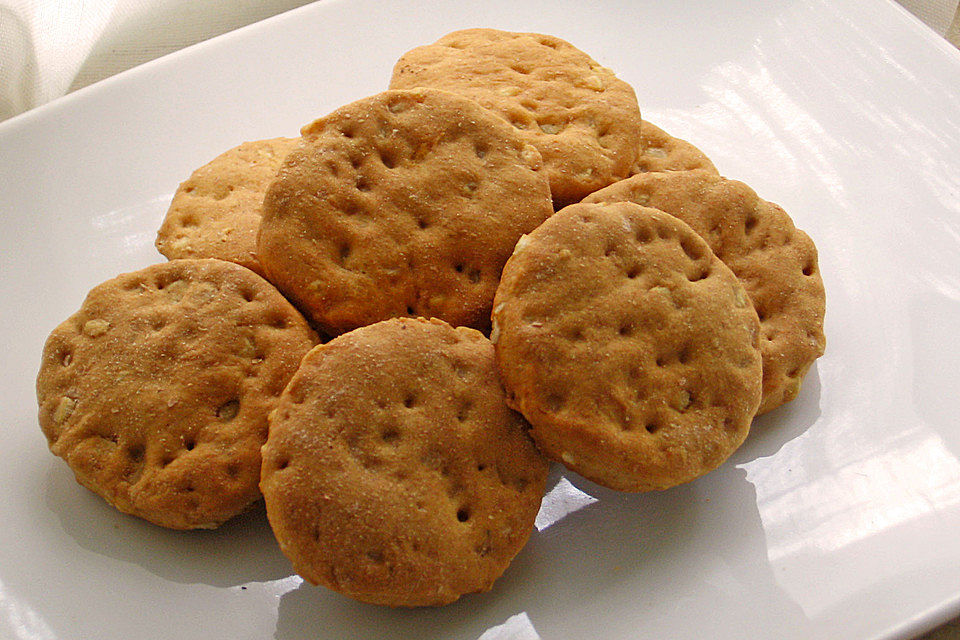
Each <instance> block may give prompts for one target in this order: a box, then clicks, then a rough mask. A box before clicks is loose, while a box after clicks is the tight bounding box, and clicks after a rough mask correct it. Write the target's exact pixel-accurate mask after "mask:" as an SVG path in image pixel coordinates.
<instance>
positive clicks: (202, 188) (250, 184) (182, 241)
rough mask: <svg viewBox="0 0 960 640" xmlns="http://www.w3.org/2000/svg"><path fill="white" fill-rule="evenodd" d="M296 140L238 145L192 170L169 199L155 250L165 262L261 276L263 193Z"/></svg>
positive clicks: (261, 141) (287, 139)
mask: <svg viewBox="0 0 960 640" xmlns="http://www.w3.org/2000/svg"><path fill="white" fill-rule="evenodd" d="M299 141H300V140H299V138H274V139H272V140H258V141H256V142H244V143H243V144H241V145H240V146H239V147H234V148H233V149H230V150H229V151H225V152H224V153H222V154H220V155H219V156H217V157H216V158H214V159H213V160H211V161H210V162H209V163H207V164H205V165H204V166H202V167H200V168H199V169H197V170H196V171H194V172H193V174H192V175H191V176H190V177H189V178H188V179H187V180H186V182H183V183H181V185H180V187H179V188H178V189H177V192H176V193H175V194H174V195H173V200H172V201H171V203H170V209H169V210H168V211H167V215H166V217H165V218H164V220H163V224H162V225H161V227H160V230H159V231H158V232H157V241H156V245H157V250H158V251H159V252H160V253H162V254H163V255H164V256H166V257H167V258H169V259H170V260H174V259H177V258H218V259H220V260H227V261H229V262H236V263H237V264H240V265H243V266H245V267H247V268H248V269H252V270H253V271H255V272H257V273H259V274H261V275H263V270H262V269H261V268H260V262H259V261H258V260H257V253H256V249H257V247H256V245H257V230H258V229H259V228H260V206H261V205H262V204H263V194H264V192H265V191H266V190H267V186H268V185H269V184H270V182H271V181H272V180H273V179H274V177H275V176H276V175H277V169H279V168H280V164H281V163H282V162H283V159H284V158H285V157H286V155H287V154H288V153H289V152H290V151H292V150H293V148H294V147H296V146H297V143H298V142H299Z"/></svg>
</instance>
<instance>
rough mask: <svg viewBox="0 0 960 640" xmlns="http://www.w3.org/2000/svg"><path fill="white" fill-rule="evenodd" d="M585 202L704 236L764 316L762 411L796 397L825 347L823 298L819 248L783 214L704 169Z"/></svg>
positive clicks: (659, 177) (647, 178) (652, 178)
mask: <svg viewBox="0 0 960 640" xmlns="http://www.w3.org/2000/svg"><path fill="white" fill-rule="evenodd" d="M586 201H587V202H618V201H630V202H636V203H639V204H641V205H644V206H649V207H655V208H657V209H661V210H663V211H666V212H667V213H669V214H671V215H674V216H676V217H678V218H680V219H681V220H683V221H684V222H686V223H687V224H688V225H690V226H691V227H692V228H693V230H694V231H696V232H697V233H698V234H700V236H702V237H703V238H704V239H705V240H706V241H707V244H708V245H710V248H711V249H712V250H713V252H714V253H715V254H717V256H718V257H719V258H720V259H721V260H722V261H723V262H724V263H725V264H726V265H727V266H728V267H730V269H731V270H732V271H733V273H734V274H736V276H737V277H738V278H739V279H740V281H741V282H742V283H743V286H744V288H745V289H746V290H747V293H748V294H750V300H751V301H752V302H753V306H754V307H755V308H756V310H757V313H758V314H759V316H760V326H761V335H762V340H761V343H760V349H761V352H762V354H763V402H762V403H761V405H760V410H759V413H766V412H767V411H770V410H771V409H775V408H776V407H778V406H780V405H782V404H784V403H785V402H789V401H790V400H793V399H794V398H795V397H796V396H797V393H798V392H799V391H800V384H801V381H802V380H803V377H804V375H806V373H807V370H808V369H809V368H810V365H811V364H813V362H814V360H816V359H817V358H819V357H820V356H821V355H823V350H824V347H825V345H826V340H825V338H824V335H823V316H824V308H825V295H824V290H823V280H822V279H821V277H820V269H819V267H818V266H817V248H816V247H815V246H814V244H813V241H812V240H811V239H810V238H809V236H807V234H806V233H804V232H803V231H800V230H799V229H797V228H795V227H794V225H793V221H792V220H791V219H790V216H789V215H787V213H786V212H785V211H784V210H783V209H782V208H780V207H779V206H777V205H775V204H773V203H771V202H767V201H765V200H763V199H762V198H760V197H758V196H757V194H756V193H755V192H754V191H753V190H752V189H751V188H750V187H748V186H747V185H745V184H743V183H742V182H737V181H735V180H727V179H725V178H721V177H719V176H717V175H714V174H711V173H708V172H705V171H685V172H675V173H648V174H643V175H637V176H633V177H631V178H629V179H627V180H624V181H622V182H619V183H617V184H615V185H611V186H610V187H607V188H606V189H603V190H602V191H598V192H597V193H595V194H593V195H591V196H590V197H589V198H587V200H586Z"/></svg>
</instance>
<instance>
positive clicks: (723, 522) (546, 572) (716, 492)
mask: <svg viewBox="0 0 960 640" xmlns="http://www.w3.org/2000/svg"><path fill="white" fill-rule="evenodd" d="M710 478H711V479H710V480H709V481H699V482H694V483H691V484H688V485H683V486H680V487H676V488H674V489H671V490H668V491H660V492H652V493H647V494H626V493H619V492H616V491H611V490H609V489H605V488H603V487H599V486H597V485H595V484H593V483H591V482H589V481H587V480H584V479H582V478H580V477H578V476H575V475H574V474H571V473H567V472H562V471H560V470H559V468H555V469H554V472H553V473H552V474H551V483H550V485H548V486H551V485H553V486H556V485H557V484H558V483H564V482H566V483H567V484H566V486H567V487H568V488H569V489H570V490H572V491H576V492H582V494H583V495H585V496H589V499H591V500H592V502H590V501H589V500H581V501H580V502H579V504H580V505H581V506H580V508H578V509H576V510H572V511H570V512H569V513H567V514H566V515H565V516H564V517H562V518H560V519H558V520H556V521H555V522H553V523H552V524H550V525H549V526H547V527H545V528H544V529H543V530H541V531H539V532H538V531H534V533H533V535H532V536H531V539H530V542H529V544H528V545H527V546H526V547H525V548H524V549H523V551H521V553H520V555H519V556H518V557H517V558H516V559H515V561H514V562H513V564H512V565H511V566H510V567H509V568H508V569H507V571H506V573H505V574H504V575H503V577H502V578H501V579H500V580H498V581H497V582H496V583H495V584H494V586H493V590H492V591H490V592H488V593H483V594H472V595H468V596H464V597H463V598H462V599H460V600H459V601H457V602H456V603H454V604H451V605H448V606H446V607H441V608H433V609H431V608H426V609H414V610H409V609H389V608H386V607H380V606H374V605H366V604H363V603H360V602H355V601H353V600H351V599H349V598H346V597H344V596H340V595H339V594H335V593H333V592H330V591H328V590H326V589H323V588H319V587H315V586H312V585H310V584H307V583H303V584H301V585H300V586H299V587H298V588H296V589H293V590H291V591H289V592H287V593H285V594H284V595H283V596H282V597H281V600H280V606H279V611H278V618H277V628H276V633H275V636H274V637H275V638H277V639H278V640H300V639H305V638H326V637H330V638H333V637H337V638H339V637H344V638H368V639H374V638H424V637H436V638H450V639H452V638H463V639H466V640H476V639H477V638H480V637H481V636H483V640H488V639H491V640H492V639H495V638H500V637H501V636H500V635H498V634H497V633H495V632H494V631H493V629H494V628H495V627H497V626H498V625H502V624H503V623H504V622H505V621H506V620H508V619H510V618H512V617H514V616H517V615H518V614H523V616H524V618H525V623H529V625H530V626H531V627H532V629H529V630H528V632H527V633H526V634H525V635H523V637H524V638H527V637H530V638H534V637H537V635H539V636H541V637H543V638H551V637H561V636H562V637H596V634H597V628H596V623H597V620H598V619H606V618H607V617H608V616H610V615H612V614H616V615H615V618H618V619H617V620H612V622H613V623H614V624H615V626H618V628H621V627H622V628H627V629H630V628H636V629H639V628H644V626H645V624H646V623H645V622H644V620H645V619H646V622H651V618H655V617H656V616H662V615H663V614H664V612H665V611H667V610H669V611H670V612H673V614H675V612H676V606H677V605H676V603H679V602H681V601H683V600H685V599H687V600H688V601H693V600H696V601H698V602H711V603H712V604H713V605H714V606H712V607H711V608H710V609H709V610H705V611H697V612H696V613H697V615H696V616H693V617H685V619H684V621H683V624H688V625H693V626H691V630H695V629H700V630H701V631H703V630H705V629H709V628H710V626H709V624H710V623H711V620H713V622H715V623H729V620H727V619H725V618H723V617H722V616H723V615H726V614H725V613H724V612H725V611H736V610H738V609H737V607H736V606H735V604H739V605H741V606H742V600H743V599H744V598H747V597H752V598H755V599H757V602H756V605H757V607H760V608H762V611H763V614H762V615H759V616H757V619H756V620H740V621H737V622H736V624H737V626H738V627H740V628H743V629H744V630H746V631H748V632H749V631H750V630H751V629H755V628H756V627H757V625H760V624H761V623H763V622H764V621H769V620H770V619H775V620H779V621H782V622H783V623H784V624H788V625H791V628H794V629H802V628H804V627H805V626H806V624H807V619H806V617H805V616H804V614H803V612H802V610H801V609H800V607H799V606H797V605H796V604H795V603H794V602H793V601H792V600H791V599H790V598H789V596H787V595H786V594H785V592H783V591H782V590H781V589H780V588H779V587H778V585H777V584H776V581H775V579H774V577H773V574H772V571H771V569H770V566H769V561H768V559H767V546H766V541H765V536H764V533H763V527H762V524H761V521H760V516H759V513H758V511H757V506H756V493H755V491H754V488H753V485H752V484H751V483H749V482H748V481H747V480H746V477H745V472H744V471H743V470H740V469H737V468H736V467H734V466H732V465H725V466H724V467H722V468H721V469H720V470H718V471H717V472H715V473H714V474H711V476H710ZM718 537H721V538H723V540H724V542H726V544H718V541H717V538H718ZM717 573H719V574H720V575H722V576H724V578H723V580H724V581H726V582H729V583H731V584H733V585H738V586H737V587H736V588H734V589H732V590H731V589H730V588H728V587H726V586H714V585H713V583H711V582H710V581H709V580H705V577H707V576H710V574H717ZM758 582H759V583H760V584H758ZM738 589H739V591H738ZM758 592H760V593H762V596H761V597H759V598H757V596H756V595H755V594H756V593H758ZM705 594H706V595H705ZM558 612H561V613H559V614H558ZM624 616H626V618H627V620H626V621H625V620H624V619H623V617H624ZM633 619H635V620H636V622H635V623H634V622H633V621H632V620H633ZM624 624H627V625H634V624H635V625H636V626H627V627H623V625H624ZM667 624H669V625H670V626H671V627H676V624H675V622H674V621H668V622H667ZM324 630H329V633H330V634H331V635H324ZM488 630H491V631H490V633H489V634H488V635H484V634H485V633H487V631H488ZM504 631H507V630H506V629H504ZM505 635H506V637H510V638H513V637H514V635H511V634H509V633H506V634H505ZM745 637H748V636H745Z"/></svg>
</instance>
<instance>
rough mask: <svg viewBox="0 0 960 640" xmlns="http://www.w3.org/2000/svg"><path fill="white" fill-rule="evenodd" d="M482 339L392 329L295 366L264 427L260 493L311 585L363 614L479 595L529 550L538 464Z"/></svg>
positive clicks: (430, 325)
mask: <svg viewBox="0 0 960 640" xmlns="http://www.w3.org/2000/svg"><path fill="white" fill-rule="evenodd" d="M526 426H527V425H526V423H525V422H524V420H523V418H522V417H521V416H520V415H518V414H516V413H514V412H513V411H511V410H510V409H509V408H508V407H507V405H506V403H505V402H504V394H503V389H502V387H501V386H500V382H499V380H498V378H497V372H496V368H495V365H494V359H493V346H492V345H491V344H490V342H489V340H487V339H486V338H484V337H483V335H482V334H480V333H479V332H477V331H475V330H472V329H468V328H466V327H460V328H457V329H454V328H452V327H450V326H449V325H447V324H445V323H443V322H441V321H439V320H430V321H427V320H423V319H409V318H400V319H394V320H388V321H385V322H381V323H378V324H374V325H370V326H367V327H364V328H361V329H357V330H355V331H352V332H350V333H347V334H344V335H342V336H340V337H338V338H336V339H334V340H332V341H331V342H329V343H327V344H325V345H322V346H320V347H317V348H316V349H314V350H313V351H311V352H310V353H309V354H308V355H307V357H306V358H304V361H303V366H302V367H301V368H300V370H299V371H298V372H297V374H296V375H295V376H294V378H293V380H292V381H291V382H290V384H289V386H288V387H287V389H286V390H285V391H284V394H283V396H282V397H281V400H280V404H279V406H278V407H277V410H276V412H275V413H274V414H273V416H272V417H271V422H270V437H269V439H268V441H267V444H266V445H265V447H264V449H263V455H264V465H263V480H262V482H261V487H262V489H263V494H264V497H265V500H266V506H267V515H268V517H269V519H270V524H271V526H272V527H273V530H274V533H275V534H276V537H277V540H278V541H279V543H280V547H281V549H282V550H283V552H284V553H285V554H286V555H287V557H289V558H290V560H291V561H292V562H293V566H294V568H295V569H296V571H297V572H298V573H299V574H300V575H301V576H303V577H304V578H306V579H307V580H308V581H310V582H312V583H314V584H318V585H323V586H326V587H329V588H331V589H334V590H336V591H339V592H341V593H343V594H345V595H348V596H350V597H353V598H356V599H358V600H362V601H365V602H370V603H376V604H386V605H394V606H421V605H439V604H445V603H448V602H452V601H453V600H456V599H457V598H459V597H460V596H461V595H462V594H466V593H471V592H475V591H486V590H488V589H489V588H490V587H491V585H492V583H493V581H494V580H496V579H497V578H498V577H499V576H500V575H501V574H502V573H503V571H504V570H505V569H506V567H507V565H508V564H509V563H510V561H511V560H512V558H513V557H514V556H515V555H516V554H517V552H518V551H519V550H520V548H521V547H522V546H523V545H524V543H525V542H526V540H527V538H528V536H529V535H530V533H531V530H532V528H533V522H534V518H535V517H536V514H537V511H538V509H539V506H540V500H541V497H542V495H543V490H544V484H545V482H546V474H547V467H548V465H547V463H546V460H545V459H544V458H542V457H541V456H540V455H539V453H537V451H536V448H535V447H534V445H533V442H532V441H531V440H530V439H529V437H528V436H527V435H526V432H525V431H526Z"/></svg>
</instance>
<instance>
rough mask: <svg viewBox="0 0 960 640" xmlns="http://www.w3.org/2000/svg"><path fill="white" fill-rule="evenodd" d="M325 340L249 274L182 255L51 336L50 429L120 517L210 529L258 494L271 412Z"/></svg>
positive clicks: (45, 418) (91, 302) (107, 288)
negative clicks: (302, 361) (304, 360)
mask: <svg viewBox="0 0 960 640" xmlns="http://www.w3.org/2000/svg"><path fill="white" fill-rule="evenodd" d="M314 344H315V335H314V333H313V331H312V330H311V329H310V328H309V326H308V325H307V324H306V321H305V320H304V319H303V317H302V316H301V315H300V314H299V313H298V312H297V311H296V310H295V309H294V308H293V306H291V305H290V304H289V303H288V302H287V301H286V300H284V299H283V297H282V296H281V295H280V293H279V292H278V291H277V290H276V289H274V288H273V286H271V285H270V284H269V283H268V282H266V281H265V280H263V278H261V277H260V276H258V275H256V274H255V273H253V272H252V271H250V270H248V269H246V268H244V267H241V266H239V265H236V264H232V263H229V262H223V261H220V260H174V261H171V262H168V263H164V264H157V265H153V266H151V267H147V268H146V269H143V270H141V271H136V272H133V273H126V274H123V275H121V276H118V277H117V278H114V279H112V280H108V281H107V282H104V283H103V284H101V285H99V286H97V287H95V288H94V289H93V290H92V291H91V292H90V293H89V295H88V296H87V298H86V300H85V301H84V302H83V305H82V306H81V308H80V310H79V311H78V312H77V313H75V314H74V315H73V316H71V317H70V318H69V319H68V320H66V321H65V322H64V323H63V324H61V325H60V326H59V327H57V328H56V329H55V330H54V331H53V333H52V334H51V335H50V337H49V338H48V339H47V342H46V345H45V347H44V350H43V360H42V363H41V367H40V373H39V376H38V378H37V397H38V401H39V405H40V427H41V429H42V430H43V433H44V435H46V437H47V441H48V443H49V445H50V449H51V451H53V453H55V454H56V455H58V456H60V457H62V458H63V459H64V460H66V462H67V464H69V465H70V467H71V468H72V469H73V471H74V474H75V475H76V477H77V480H78V481H79V482H80V483H81V484H83V485H84V486H86V487H88V488H89V489H91V490H93V491H94V492H96V493H98V494H99V495H101V496H102V497H103V498H104V499H106V500H107V502H109V503H110V504H112V505H114V506H115V507H116V508H118V509H119V510H120V511H123V512H125V513H129V514H132V515H135V516H139V517H141V518H145V519H146V520H149V521H150V522H153V523H155V524H158V525H161V526H165V527H171V528H174V529H193V528H212V527H215V526H217V525H219V524H221V523H222V522H224V521H225V520H227V519H228V518H230V517H231V516H233V515H235V514H237V513H239V512H240V511H242V510H243V509H244V508H246V507H247V506H248V505H249V504H250V503H251V502H253V501H254V500H256V499H257V498H258V497H259V490H258V487H257V484H258V480H259V475H260V447H261V445H262V444H263V442H264V441H265V440H266V437H267V414H268V413H269V411H270V410H271V409H273V407H274V405H275V404H276V401H277V397H278V396H279V395H280V392H281V391H282V390H283V388H284V386H285V385H286V383H287V381H288V380H289V379H290V377H291V376H292V375H293V372H294V371H295V370H296V368H297V366H298V364H299V362H300V359H301V358H302V357H303V355H304V354H305V353H306V352H307V351H308V350H309V349H310V348H311V347H312V346H313V345H314Z"/></svg>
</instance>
